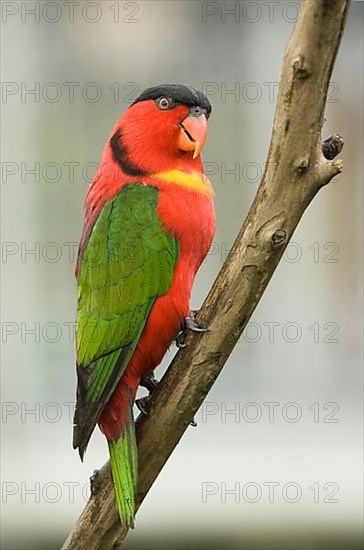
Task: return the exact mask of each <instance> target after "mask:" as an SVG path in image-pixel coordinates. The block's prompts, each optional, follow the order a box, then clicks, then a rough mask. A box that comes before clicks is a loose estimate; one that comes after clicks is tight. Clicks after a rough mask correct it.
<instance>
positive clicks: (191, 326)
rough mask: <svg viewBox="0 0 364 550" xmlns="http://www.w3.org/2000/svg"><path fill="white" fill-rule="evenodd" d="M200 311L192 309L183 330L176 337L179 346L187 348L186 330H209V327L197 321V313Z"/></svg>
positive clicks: (185, 320) (183, 324)
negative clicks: (202, 325)
mask: <svg viewBox="0 0 364 550" xmlns="http://www.w3.org/2000/svg"><path fill="white" fill-rule="evenodd" d="M197 313H198V311H196V310H191V311H190V313H189V314H188V315H187V317H186V318H185V319H184V321H183V323H182V330H181V331H180V332H179V333H178V334H177V336H176V338H175V342H176V346H177V348H185V347H186V345H187V344H185V338H186V330H192V332H207V331H208V329H207V328H204V327H201V326H200V325H198V324H197V323H196V315H197Z"/></svg>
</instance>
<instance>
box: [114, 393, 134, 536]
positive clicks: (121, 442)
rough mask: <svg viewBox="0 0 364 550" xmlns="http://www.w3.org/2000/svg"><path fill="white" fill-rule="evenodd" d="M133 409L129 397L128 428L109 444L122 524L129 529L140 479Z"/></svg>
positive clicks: (132, 523)
mask: <svg viewBox="0 0 364 550" xmlns="http://www.w3.org/2000/svg"><path fill="white" fill-rule="evenodd" d="M132 407H133V404H132V400H131V397H130V396H129V399H128V416H129V418H128V423H127V426H126V427H125V428H124V430H123V432H122V434H121V436H120V437H119V438H118V439H116V440H114V441H109V442H108V444H109V453H110V462H111V472H112V477H113V483H114V491H115V499H116V505H117V509H118V512H119V516H120V519H121V521H122V523H123V524H124V525H125V526H126V527H128V528H129V527H132V528H133V527H134V516H135V497H136V487H137V478H138V455H137V445H136V439H135V427H134V419H133V408H132Z"/></svg>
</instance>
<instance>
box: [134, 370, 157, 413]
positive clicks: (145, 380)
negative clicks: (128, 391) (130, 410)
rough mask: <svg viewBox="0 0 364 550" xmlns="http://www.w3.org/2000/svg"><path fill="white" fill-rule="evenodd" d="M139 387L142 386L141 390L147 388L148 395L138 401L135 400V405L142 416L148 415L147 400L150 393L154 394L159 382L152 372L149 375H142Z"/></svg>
mask: <svg viewBox="0 0 364 550" xmlns="http://www.w3.org/2000/svg"><path fill="white" fill-rule="evenodd" d="M139 386H142V387H143V388H147V390H148V392H149V395H146V396H145V397H141V398H140V399H136V400H135V404H136V406H137V407H138V409H139V410H140V412H141V413H142V414H145V415H148V414H149V413H148V403H149V399H150V396H151V395H152V393H153V392H154V390H155V389H156V388H158V386H159V380H157V379H156V378H155V376H154V373H153V372H152V373H151V374H143V376H142V377H141V379H140V382H139Z"/></svg>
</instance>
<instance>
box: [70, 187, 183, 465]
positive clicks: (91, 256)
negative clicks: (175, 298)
mask: <svg viewBox="0 0 364 550" xmlns="http://www.w3.org/2000/svg"><path fill="white" fill-rule="evenodd" d="M158 193H159V191H158V190H157V189H155V188H153V187H149V186H145V185H142V184H131V185H127V186H125V187H124V188H123V190H122V191H121V192H120V193H119V194H118V195H117V196H116V197H115V198H114V199H112V200H110V201H108V202H107V203H106V204H105V206H104V207H103V209H102V210H101V212H100V215H99V217H98V219H97V220H96V222H95V224H94V226H93V228H92V231H91V233H90V237H89V240H88V243H87V245H86V247H85V249H84V250H83V252H82V257H81V263H80V270H79V275H78V281H77V282H78V308H77V331H76V340H77V375H78V387H77V406H76V412H75V419H74V424H75V426H74V442H73V444H74V447H75V448H77V447H79V451H80V455H81V458H82V456H83V453H84V451H85V449H86V446H87V443H88V441H89V438H90V437H91V434H92V431H93V429H94V427H95V425H96V423H97V421H98V418H99V416H100V414H101V412H102V410H103V408H104V406H105V404H106V403H107V401H108V400H109V398H110V396H111V395H112V393H113V391H114V389H115V387H116V385H117V383H118V382H119V380H120V378H121V376H122V374H123V372H124V370H125V368H126V367H127V364H128V361H129V360H130V357H131V355H132V353H133V351H134V349H135V347H136V345H137V343H138V340H139V338H140V335H141V333H142V331H143V328H144V326H145V323H146V320H147V318H148V315H149V312H150V310H151V308H152V306H153V303H154V300H155V299H156V298H157V297H158V296H162V295H164V294H166V293H167V292H168V289H169V287H170V285H171V282H172V278H173V273H174V268H175V265H176V262H177V259H178V253H179V247H178V242H177V241H176V240H175V239H174V238H173V237H172V236H170V235H168V234H167V233H166V232H165V230H164V229H163V227H162V225H161V223H160V220H159V218H158V216H157V213H156V209H157V201H158Z"/></svg>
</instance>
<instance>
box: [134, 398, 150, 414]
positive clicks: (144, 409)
mask: <svg viewBox="0 0 364 550" xmlns="http://www.w3.org/2000/svg"><path fill="white" fill-rule="evenodd" d="M149 400H150V396H149V395H146V396H145V397H141V398H140V399H136V400H135V404H136V406H137V407H138V409H139V410H140V412H141V413H142V414H145V416H148V415H149V411H148V403H149Z"/></svg>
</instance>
